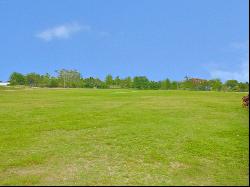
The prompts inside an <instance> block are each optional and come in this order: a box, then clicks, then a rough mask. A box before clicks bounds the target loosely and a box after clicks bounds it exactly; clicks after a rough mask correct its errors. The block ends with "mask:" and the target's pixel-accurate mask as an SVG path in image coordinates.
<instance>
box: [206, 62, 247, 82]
mask: <svg viewBox="0 0 250 187" xmlns="http://www.w3.org/2000/svg"><path fill="white" fill-rule="evenodd" d="M210 75H211V77H212V78H220V79H221V80H222V81H226V80H232V79H234V80H238V81H241V82H248V80H249V60H244V61H243V62H242V63H241V64H240V68H239V69H238V70H236V71H225V70H212V71H211V72H210Z"/></svg>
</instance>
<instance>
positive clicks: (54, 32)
mask: <svg viewBox="0 0 250 187" xmlns="http://www.w3.org/2000/svg"><path fill="white" fill-rule="evenodd" d="M90 29H91V28H90V26H88V25H85V26H83V25H79V24H78V23H70V24H64V25H59V26H56V27H53V28H49V29H46V30H44V31H42V32H40V33H38V34H37V35H36V37H38V38H40V39H42V40H45V41H51V40H53V39H67V38H69V37H70V36H72V35H73V34H75V33H77V32H80V31H89V30H90Z"/></svg>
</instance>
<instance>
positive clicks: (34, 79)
mask: <svg viewBox="0 0 250 187" xmlns="http://www.w3.org/2000/svg"><path fill="white" fill-rule="evenodd" d="M25 77H26V84H27V85H29V86H31V87H38V86H40V83H41V76H40V75H39V74H37V73H28V74H27V75H26V76H25Z"/></svg>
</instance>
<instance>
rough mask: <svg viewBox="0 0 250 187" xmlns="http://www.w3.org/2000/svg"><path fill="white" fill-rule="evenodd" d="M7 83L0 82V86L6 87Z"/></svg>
mask: <svg viewBox="0 0 250 187" xmlns="http://www.w3.org/2000/svg"><path fill="white" fill-rule="evenodd" d="M8 85H9V82H0V86H8Z"/></svg>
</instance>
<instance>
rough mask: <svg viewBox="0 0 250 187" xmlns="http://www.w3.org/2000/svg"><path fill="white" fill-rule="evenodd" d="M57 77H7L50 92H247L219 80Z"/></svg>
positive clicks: (65, 73) (67, 73)
mask: <svg viewBox="0 0 250 187" xmlns="http://www.w3.org/2000/svg"><path fill="white" fill-rule="evenodd" d="M56 72H57V76H51V75H50V74H48V73H46V74H44V75H40V74H38V73H28V74H25V75H24V74H22V73H18V72H13V73H12V74H11V75H10V78H9V82H10V85H25V86H30V87H50V88H57V87H62V88H113V89H114V88H134V89H142V90H146V89H153V90H201V91H202V90H203V91H237V92H247V91H249V83H248V82H238V81H237V80H227V81H226V82H224V83H223V82H222V81H221V80H220V79H211V80H203V79H197V78H189V77H187V76H186V77H185V79H184V80H183V81H171V80H170V79H165V80H161V81H152V80H149V79H148V78H147V77H146V76H135V77H133V78H132V77H125V78H120V77H119V76H116V77H113V76H112V75H107V76H106V78H105V80H101V79H99V78H94V77H88V78H83V77H82V75H81V73H80V72H79V71H77V70H66V69H61V70H58V71H56Z"/></svg>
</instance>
